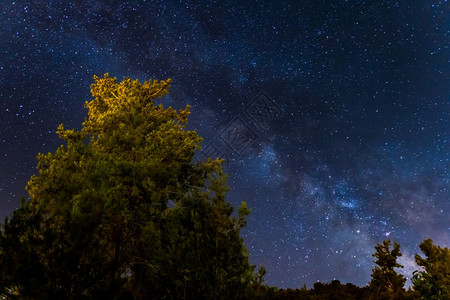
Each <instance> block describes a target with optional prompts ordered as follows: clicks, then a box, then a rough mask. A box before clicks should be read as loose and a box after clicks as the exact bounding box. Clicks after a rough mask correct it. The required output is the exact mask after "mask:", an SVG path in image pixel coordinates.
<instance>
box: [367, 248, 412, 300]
mask: <svg viewBox="0 0 450 300" xmlns="http://www.w3.org/2000/svg"><path fill="white" fill-rule="evenodd" d="M390 246H391V241H390V240H385V241H383V244H377V245H376V246H375V250H376V251H375V253H374V254H373V255H372V256H374V257H375V258H376V260H375V261H374V262H375V264H376V266H375V268H374V269H373V270H372V280H371V281H370V283H369V286H370V288H371V290H372V292H373V293H374V294H375V295H377V297H378V299H395V298H396V297H399V294H402V293H403V292H404V291H405V290H404V287H403V286H404V285H405V282H406V278H405V277H403V275H401V274H398V273H397V272H396V271H395V270H394V268H403V266H402V265H400V264H399V263H398V262H397V258H398V257H400V256H402V253H401V252H400V245H399V244H398V243H395V242H394V246H393V249H392V250H391V249H390Z"/></svg>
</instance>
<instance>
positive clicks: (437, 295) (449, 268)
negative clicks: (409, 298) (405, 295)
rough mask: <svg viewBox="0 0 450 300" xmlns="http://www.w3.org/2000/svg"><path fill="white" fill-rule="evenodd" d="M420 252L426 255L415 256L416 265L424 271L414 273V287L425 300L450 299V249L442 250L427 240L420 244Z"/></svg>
mask: <svg viewBox="0 0 450 300" xmlns="http://www.w3.org/2000/svg"><path fill="white" fill-rule="evenodd" d="M419 247H420V250H422V252H423V253H424V254H425V255H426V258H422V257H421V256H420V255H418V254H416V255H415V260H416V263H417V264H418V265H419V266H421V267H423V268H424V270H423V271H414V276H413V280H412V281H413V285H414V289H415V290H416V291H418V292H419V293H420V295H421V297H422V298H423V299H436V300H443V299H449V298H450V249H449V248H447V247H444V248H441V247H439V246H436V245H434V244H433V240H431V239H427V240H425V241H423V242H422V243H420V245H419Z"/></svg>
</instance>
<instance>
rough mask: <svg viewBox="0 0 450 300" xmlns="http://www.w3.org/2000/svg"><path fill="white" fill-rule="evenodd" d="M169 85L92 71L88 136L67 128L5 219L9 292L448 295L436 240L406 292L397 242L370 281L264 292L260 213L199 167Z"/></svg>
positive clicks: (3, 289)
mask: <svg viewBox="0 0 450 300" xmlns="http://www.w3.org/2000/svg"><path fill="white" fill-rule="evenodd" d="M171 83H172V80H171V79H167V80H163V81H158V80H149V81H146V82H144V83H140V82H139V81H138V80H131V79H129V78H126V79H124V80H123V81H121V82H117V78H115V77H110V76H109V75H108V74H105V75H104V77H103V78H99V77H96V76H94V83H93V84H92V85H91V93H92V97H93V99H92V100H91V101H87V102H86V103H85V106H86V108H87V109H88V115H87V117H86V119H85V121H84V122H83V124H82V127H81V129H80V130H72V129H65V128H64V126H63V125H60V126H59V127H58V129H57V134H58V135H59V137H60V139H61V140H62V143H63V144H62V145H61V146H60V147H59V148H58V149H57V150H56V151H55V152H54V153H48V154H38V156H37V159H38V165H37V169H38V174H36V175H33V176H32V177H31V179H30V180H29V182H28V184H27V186H26V190H27V192H28V194H29V197H28V198H27V199H22V204H21V207H20V208H19V209H17V210H16V211H15V212H14V214H13V215H12V216H11V217H10V218H6V219H5V221H4V222H3V223H2V224H1V227H0V297H2V298H3V299H450V250H449V249H448V248H447V247H440V246H438V245H435V244H434V243H433V241H432V240H431V239H427V240H424V241H423V242H421V243H420V245H419V246H420V249H421V251H422V252H423V254H416V255H415V260H416V263H417V265H418V266H420V267H421V269H420V270H417V271H415V272H414V274H412V275H413V276H412V286H411V287H410V288H409V289H408V290H406V289H405V282H406V278H405V277H404V276H403V275H401V274H399V273H397V271H396V269H398V268H401V267H402V266H401V265H400V264H399V263H398V262H397V259H398V258H399V257H400V256H401V255H402V253H401V249H400V245H399V244H398V243H395V242H391V241H390V240H385V241H380V243H379V244H377V245H375V247H374V254H373V257H374V263H375V266H374V268H373V270H372V279H371V281H370V282H369V283H368V285H367V286H364V287H358V286H356V285H353V284H351V283H347V284H341V283H340V282H339V281H338V280H334V281H332V282H331V283H321V282H317V283H315V284H314V286H313V288H311V289H307V288H306V286H303V287H299V288H298V289H278V288H277V287H271V286H268V285H266V284H265V283H264V276H265V273H266V270H265V268H264V267H261V268H259V269H257V268H256V267H255V266H254V265H252V264H251V263H250V262H249V252H248V250H247V249H246V248H245V246H244V243H243V240H242V238H241V236H240V230H241V229H242V228H243V227H244V226H245V225H246V216H248V215H249V214H250V212H251V210H250V208H248V207H247V204H246V203H245V202H242V203H241V205H240V206H239V207H238V208H237V209H236V210H235V209H234V208H233V207H232V205H231V204H230V203H229V202H227V200H226V195H227V191H228V189H229V188H228V186H227V175H226V174H225V173H224V172H223V170H222V163H223V160H221V159H215V158H208V159H207V160H204V161H194V160H193V157H194V154H195V151H197V150H199V149H201V142H202V138H201V137H199V136H198V134H197V133H196V132H195V131H190V130H187V129H186V125H187V122H188V116H189V114H190V108H189V106H186V107H185V108H184V109H180V110H178V111H177V110H175V109H173V108H172V107H168V108H165V107H164V106H163V105H162V104H157V103H155V101H156V99H161V98H162V97H163V96H164V95H166V94H168V93H169V87H170V85H171ZM355 276H357V275H356V274H355Z"/></svg>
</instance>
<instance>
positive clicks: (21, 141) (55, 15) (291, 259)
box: [0, 0, 450, 288]
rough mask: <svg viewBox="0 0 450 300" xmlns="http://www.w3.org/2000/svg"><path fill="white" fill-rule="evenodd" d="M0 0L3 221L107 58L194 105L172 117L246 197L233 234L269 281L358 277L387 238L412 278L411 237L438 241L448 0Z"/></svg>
mask: <svg viewBox="0 0 450 300" xmlns="http://www.w3.org/2000/svg"><path fill="white" fill-rule="evenodd" d="M0 8H1V9H0V20H1V25H2V26H1V27H0V33H1V39H0V45H1V46H0V52H1V56H0V74H1V76H0V98H1V101H0V217H1V219H2V220H3V218H4V217H6V216H10V215H11V214H12V212H13V211H14V209H16V208H18V207H19V206H20V199H21V197H23V196H27V195H26V192H25V190H24V187H25V185H26V183H27V181H28V180H29V178H30V176H31V175H32V174H34V173H35V172H36V169H35V167H36V163H37V161H36V158H35V156H36V155H37V153H47V152H53V151H54V150H55V149H56V147H57V146H59V144H60V143H61V142H60V140H59V139H58V137H57V135H56V134H55V132H56V128H57V126H58V125H59V124H60V123H64V127H65V128H68V129H69V128H77V129H79V128H80V126H81V122H82V121H83V120H84V118H85V116H86V109H85V108H84V107H83V105H84V102H85V101H87V100H90V99H91V97H90V94H89V85H90V84H91V83H92V81H93V80H92V77H93V75H99V76H102V75H103V74H104V73H106V72H109V73H110V74H111V75H112V76H117V77H118V78H119V80H121V79H122V78H124V77H126V76H128V77H131V78H132V79H135V78H138V79H139V80H141V81H142V82H143V81H144V80H147V79H150V78H152V79H166V78H168V77H170V78H172V79H173V84H172V88H171V91H170V95H168V96H165V97H163V100H162V101H163V102H164V103H165V105H167V106H169V105H171V106H173V107H174V108H177V109H178V108H182V107H185V106H186V104H190V105H191V106H192V108H191V111H192V115H191V118H190V123H189V125H188V128H189V129H190V130H196V131H197V132H198V133H199V135H200V136H202V137H204V139H205V141H204V146H206V145H209V146H211V147H207V149H206V150H205V151H204V152H202V153H200V154H199V158H201V154H203V155H208V154H212V155H218V156H224V157H226V158H227V164H226V171H227V172H228V173H229V179H228V182H229V185H230V192H229V193H228V200H229V201H230V202H231V203H232V204H233V205H235V206H236V205H238V204H239V203H240V202H241V201H247V203H248V206H249V208H251V210H252V213H251V215H250V216H249V218H248V225H247V227H246V228H245V229H244V230H243V232H242V233H243V238H244V242H245V244H246V246H247V248H248V249H249V251H250V259H251V262H252V263H254V264H256V265H264V266H265V267H266V268H267V276H266V283H267V284H269V285H274V286H278V287H280V288H285V287H290V288H299V287H301V286H302V285H303V283H306V285H307V286H308V287H311V286H312V284H313V283H314V282H317V281H322V282H329V281H331V280H333V279H339V280H340V281H341V282H353V283H355V284H358V285H366V284H367V283H368V282H369V281H370V273H371V269H372V267H373V257H372V256H371V254H372V253H373V252H374V246H375V245H376V244H377V243H379V242H381V241H383V240H384V239H387V238H389V239H391V240H394V241H396V242H398V243H399V244H400V245H401V247H402V248H401V250H402V253H403V256H402V257H401V258H400V260H399V262H400V263H401V264H403V265H404V266H405V268H404V269H403V270H401V272H402V273H404V274H405V276H406V277H407V278H410V277H411V273H412V270H413V269H416V268H417V267H416V266H415V264H414V253H418V252H419V251H420V250H419V248H418V244H419V243H420V242H421V241H422V240H424V239H426V238H432V239H433V240H434V242H435V243H436V244H437V245H441V246H443V247H444V246H447V247H448V246H450V218H449V215H450V142H449V139H450V125H449V124H450V123H449V122H450V100H449V96H450V81H449V71H450V67H449V54H450V53H449V48H448V46H449V38H450V36H449V35H450V31H449V24H450V17H449V16H450V10H449V4H448V2H447V0H440V1H438V0H426V1H391V0H382V1H360V0H355V1H352V0H348V1H347V0H345V1H344V0H340V1H312V0H311V1H281V2H280V1H201V3H198V4H195V3H193V2H191V1H106V0H103V1H77V2H72V3H69V2H68V1H3V2H2V3H0ZM261 97H262V98H261ZM261 99H262V100H261ZM267 107H270V109H266V110H265V108H267ZM251 108H254V109H256V110H257V111H258V109H259V111H260V112H261V111H263V112H265V113H266V117H267V116H268V119H267V118H265V119H258V118H257V119H252V118H251V115H252V114H251ZM249 112H250V113H249ZM274 112H275V115H274V114H273V113H274ZM407 284H408V283H407Z"/></svg>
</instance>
